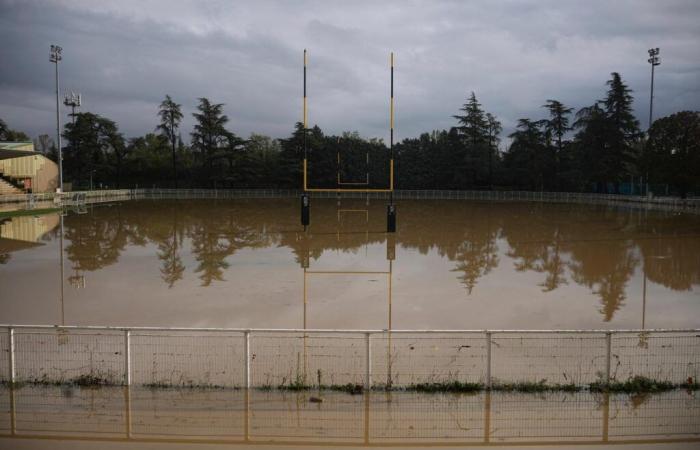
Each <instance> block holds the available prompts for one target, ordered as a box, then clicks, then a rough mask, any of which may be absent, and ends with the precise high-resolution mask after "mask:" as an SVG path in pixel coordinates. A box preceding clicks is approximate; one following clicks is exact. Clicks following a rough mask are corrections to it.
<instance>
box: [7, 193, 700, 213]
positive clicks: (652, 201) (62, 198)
mask: <svg viewBox="0 0 700 450" xmlns="http://www.w3.org/2000/svg"><path fill="white" fill-rule="evenodd" d="M300 194H301V191H298V190H294V189H113V190H100V191H82V192H79V193H78V192H68V193H64V194H53V193H47V194H21V195H4V196H0V203H27V204H35V203H42V202H51V201H53V202H57V203H63V204H73V203H76V198H78V196H80V198H81V199H82V198H83V197H84V200H80V201H85V202H86V203H99V202H106V201H118V200H129V199H151V198H164V199H165V198H172V199H194V198H286V197H296V196H299V195H300ZM312 196H313V197H314V198H336V197H337V196H338V194H336V193H335V192H314V193H313V195H312ZM340 196H341V197H344V198H371V199H386V198H388V197H389V194H388V193H385V192H370V193H348V192H345V193H341V194H340ZM394 199H398V200H482V201H533V202H556V203H594V204H629V205H637V206H640V207H647V208H652V209H673V210H689V211H700V199H697V198H693V199H680V198H676V197H646V196H635V195H617V194H591V193H577V192H533V191H450V190H397V191H394Z"/></svg>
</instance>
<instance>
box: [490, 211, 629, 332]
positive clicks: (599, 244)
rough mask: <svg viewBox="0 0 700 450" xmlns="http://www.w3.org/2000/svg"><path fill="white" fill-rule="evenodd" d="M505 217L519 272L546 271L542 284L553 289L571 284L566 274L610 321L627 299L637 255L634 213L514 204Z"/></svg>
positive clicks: (513, 256) (544, 288)
mask: <svg viewBox="0 0 700 450" xmlns="http://www.w3.org/2000/svg"><path fill="white" fill-rule="evenodd" d="M512 214H513V216H511V217H510V218H509V220H505V221H504V229H503V235H504V237H506V239H507V240H508V244H509V246H510V250H509V251H508V253H507V254H508V256H510V257H511V258H513V259H515V268H516V270H519V271H535V272H539V273H544V274H545V278H544V281H543V282H542V283H541V284H540V286H542V290H543V292H550V291H553V290H555V289H557V288H558V287H559V286H561V285H562V284H565V283H567V279H566V272H567V269H568V271H569V272H570V278H571V279H572V280H573V281H574V282H576V283H578V284H579V285H582V286H586V287H588V288H589V289H591V290H592V291H593V293H594V294H595V295H597V296H598V297H600V301H601V304H602V309H601V313H602V314H603V316H604V320H605V321H610V320H611V319H612V318H613V315H614V313H615V311H617V310H618V309H619V308H620V307H621V306H622V305H623V303H624V300H625V292H626V290H627V284H628V282H629V280H630V278H631V277H632V275H633V274H634V269H635V268H636V266H637V264H638V260H637V259H636V258H635V257H634V252H633V247H634V245H633V244H632V242H631V241H630V239H629V238H628V237H630V238H631V237H633V234H634V226H633V222H632V217H631V213H630V212H629V211H624V210H613V209H607V208H604V207H598V206H589V205H545V204H530V205H527V204H525V205H516V206H515V207H514V212H513V213H512Z"/></svg>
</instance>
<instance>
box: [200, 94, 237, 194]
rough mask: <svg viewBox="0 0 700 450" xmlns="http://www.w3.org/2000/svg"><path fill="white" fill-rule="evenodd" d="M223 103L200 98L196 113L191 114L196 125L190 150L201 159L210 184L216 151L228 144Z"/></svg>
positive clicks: (212, 177) (213, 175) (226, 120)
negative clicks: (194, 151)
mask: <svg viewBox="0 0 700 450" xmlns="http://www.w3.org/2000/svg"><path fill="white" fill-rule="evenodd" d="M223 109H224V104H223V103H211V102H210V101H209V99H207V98H204V97H202V98H200V99H199V104H198V105H197V111H198V112H195V113H193V114H192V115H193V116H194V118H195V120H196V121H197V123H195V125H194V130H193V131H192V133H191V136H192V148H193V149H194V150H196V151H197V152H198V153H199V155H200V158H201V162H202V166H203V167H206V170H205V173H204V175H205V177H206V179H207V180H208V181H209V184H212V183H213V182H214V180H215V177H216V174H215V173H214V160H215V159H216V158H217V153H218V150H219V149H220V148H222V147H224V146H226V145H227V144H228V143H229V133H228V131H226V128H225V125H226V123H227V122H228V117H227V116H226V115H225V114H224V113H223Z"/></svg>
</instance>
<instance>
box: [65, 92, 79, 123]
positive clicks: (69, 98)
mask: <svg viewBox="0 0 700 450" xmlns="http://www.w3.org/2000/svg"><path fill="white" fill-rule="evenodd" d="M81 101H82V98H81V95H80V93H77V94H76V93H75V92H73V91H70V94H66V96H65V97H64V98H63V104H64V105H66V106H70V107H71V114H70V115H71V117H72V118H73V125H75V108H80V103H81Z"/></svg>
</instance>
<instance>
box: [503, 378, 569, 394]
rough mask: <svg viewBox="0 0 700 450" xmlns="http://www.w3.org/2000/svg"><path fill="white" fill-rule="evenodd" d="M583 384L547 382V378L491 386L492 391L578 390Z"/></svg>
mask: <svg viewBox="0 0 700 450" xmlns="http://www.w3.org/2000/svg"><path fill="white" fill-rule="evenodd" d="M582 389H583V387H582V386H578V385H576V384H573V383H570V384H559V383H552V384H547V382H546V380H541V381H538V382H533V381H522V382H518V383H496V384H494V385H493V386H491V390H492V391H501V392H578V391H580V390H582Z"/></svg>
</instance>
